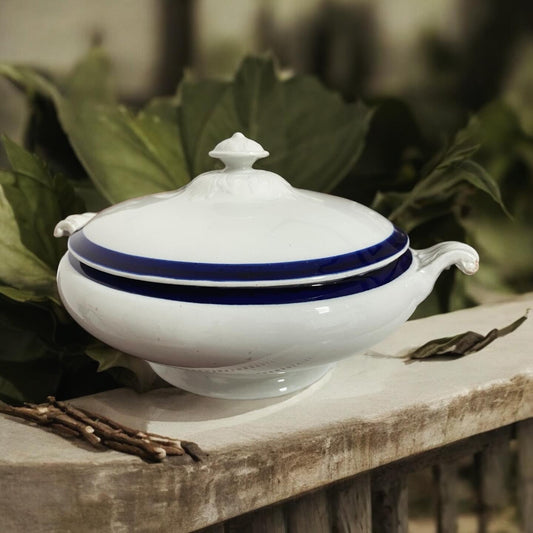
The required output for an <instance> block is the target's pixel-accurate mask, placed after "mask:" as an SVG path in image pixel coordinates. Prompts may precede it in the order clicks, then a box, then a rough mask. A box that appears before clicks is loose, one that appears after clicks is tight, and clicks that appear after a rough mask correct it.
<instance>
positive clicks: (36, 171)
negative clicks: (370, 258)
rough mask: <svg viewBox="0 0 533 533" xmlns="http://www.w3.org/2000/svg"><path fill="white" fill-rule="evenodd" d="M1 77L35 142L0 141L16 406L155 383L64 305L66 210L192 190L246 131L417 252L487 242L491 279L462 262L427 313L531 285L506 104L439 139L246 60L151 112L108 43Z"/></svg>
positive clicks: (526, 149)
mask: <svg viewBox="0 0 533 533" xmlns="http://www.w3.org/2000/svg"><path fill="white" fill-rule="evenodd" d="M0 74H1V75H2V76H4V77H5V78H6V79H8V80H10V81H11V82H12V83H13V84H15V85H16V86H17V87H18V88H19V89H20V90H21V91H22V92H24V94H25V95H26V97H27V102H28V106H29V109H30V119H29V121H28V126H27V130H26V134H25V147H21V146H18V145H17V144H16V143H14V142H13V141H11V140H10V139H9V138H7V137H3V139H2V143H3V146H4V150H5V153H6V155H7V159H8V161H9V167H10V168H8V169H6V170H3V171H1V172H0V186H1V195H0V224H1V226H2V232H1V234H0V248H1V250H2V262H1V265H0V294H1V300H0V316H1V322H0V328H1V333H0V334H1V335H2V339H3V340H4V342H3V343H2V346H1V348H0V398H2V399H4V400H7V401H10V402H20V401H41V400H43V398H44V397H45V396H46V395H48V394H54V395H56V396H57V397H59V398H68V397H71V396H77V395H81V394H87V393H90V392H96V391H99V390H104V389H107V388H111V387H115V386H118V385H127V386H131V387H134V388H136V389H137V390H140V391H142V390H147V389H149V388H150V387H152V386H154V385H156V384H157V383H156V380H155V377H154V375H153V374H152V373H151V372H150V371H149V369H148V367H147V365H146V364H145V363H143V362H142V361H139V360H137V359H135V358H132V357H130V356H128V355H127V354H123V353H120V352H118V351H117V350H114V349H113V348H110V347H108V346H104V345H103V344H101V343H99V342H98V341H96V340H95V339H94V338H92V337H90V335H88V334H87V333H85V332H84V331H83V330H82V329H81V328H80V327H79V326H77V325H76V324H75V323H74V322H73V321H72V320H71V319H70V318H69V316H68V315H67V313H66V312H65V310H64V309H63V307H62V306H61V302H60V300H59V298H58V295H57V289H56V286H55V270H56V267H57V264H58V261H59V259H60V257H61V255H62V254H63V253H64V251H65V248H66V243H65V241H64V240H54V239H53V237H52V233H53V227H54V226H55V224H56V223H57V222H58V221H59V220H61V219H62V218H64V217H65V216H67V215H68V214H72V213H79V212H83V211H87V210H91V211H92V210H99V209H101V208H103V207H105V206H107V205H109V204H111V203H115V202H119V201H122V200H125V199H127V198H131V197H134V196H140V195H144V194H152V193H155V192H159V191H164V190H169V189H175V188H178V187H180V186H182V185H184V184H185V183H187V182H188V181H189V180H190V179H192V178H193V177H194V176H196V175H197V174H199V173H201V172H204V171H207V170H210V169H212V168H214V165H216V164H217V163H216V162H215V161H213V160H212V159H210V158H209V157H208V156H207V152H208V151H209V150H210V149H211V148H212V147H213V146H214V145H215V144H216V143H217V142H219V141H220V140H221V139H224V138H226V137H228V136H230V135H231V134H232V133H234V132H235V131H242V132H243V133H245V134H246V135H248V136H250V137H252V138H254V139H256V140H258V141H259V142H260V143H261V144H263V146H265V148H266V149H268V150H269V151H270V152H271V153H272V154H273V155H272V157H270V158H267V159H265V160H263V161H262V162H261V164H258V166H262V167H263V168H267V169H269V170H273V171H275V172H277V173H279V174H281V175H283V176H284V177H285V178H287V179H288V180H289V181H290V182H291V183H292V184H293V185H295V186H298V187H303V188H309V189H314V190H320V191H325V192H333V193H334V194H339V195H343V196H346V197H349V198H352V199H354V200H356V201H359V202H362V203H365V204H367V205H371V206H372V207H373V208H374V209H377V210H378V211H380V212H382V213H383V214H384V215H386V216H388V217H389V218H390V219H391V220H392V221H393V222H394V223H395V224H397V225H398V226H400V227H402V228H403V229H405V230H406V231H408V232H410V234H411V237H412V242H413V245H414V246H416V247H422V246H427V245H431V244H433V243H435V242H437V241H441V240H446V239H460V240H465V241H467V242H470V243H472V244H473V245H474V246H476V247H477V248H478V249H479V250H480V252H481V258H482V269H481V271H480V274H479V275H478V276H476V277H475V278H472V279H466V278H464V277H457V278H456V277H455V274H454V272H453V271H449V273H447V275H446V276H443V277H442V279H441V280H440V281H439V284H438V286H437V289H436V291H435V292H434V294H433V295H432V297H431V298H429V299H428V300H427V301H426V303H425V304H424V305H423V306H421V308H420V309H419V311H418V316H422V315H425V314H430V313H434V312H441V311H446V310H449V309H453V308H458V307H463V306H466V305H472V304H475V303H478V302H481V301H486V300H487V299H490V298H494V297H500V296H501V295H502V294H512V293H515V292H520V291H525V290H529V289H530V288H531V285H532V282H533V279H532V276H531V264H532V262H531V259H532V258H531V257H530V255H531V254H533V246H531V244H532V243H531V240H532V236H531V235H532V233H531V231H530V227H531V216H532V215H531V214H530V212H529V211H528V203H529V199H530V198H531V193H532V184H531V169H532V165H533V151H532V147H533V145H532V139H531V137H530V136H529V135H528V134H527V133H526V132H525V131H524V129H523V127H522V126H521V123H520V120H519V118H518V116H517V113H516V111H515V110H514V109H512V108H511V107H510V106H509V105H507V104H504V103H502V102H501V101H494V102H491V103H490V104H488V105H486V106H485V107H483V108H482V109H481V110H480V111H479V112H478V113H477V114H476V115H475V116H470V117H469V118H468V119H467V120H465V121H464V124H463V125H462V127H461V128H459V129H458V130H457V131H456V132H455V134H454V135H451V136H450V138H449V139H447V140H446V139H445V140H444V141H443V142H442V143H441V145H440V146H438V143H435V141H434V139H433V138H429V137H428V136H426V135H425V134H424V133H423V131H424V128H423V127H422V126H421V125H420V123H419V121H418V120H417V118H415V115H414V113H413V112H412V110H411V109H410V108H409V106H408V105H407V104H405V103H404V102H402V101H400V100H398V99H392V98H375V99H368V101H367V102H366V104H363V103H362V102H359V101H352V102H351V103H347V102H346V101H345V100H344V99H343V98H342V97H341V96H340V95H339V94H338V93H335V92H332V91H331V90H328V89H326V88H325V87H324V86H323V85H322V84H321V83H320V82H319V81H318V80H317V79H316V78H313V77H310V76H302V75H294V76H285V75H282V74H280V72H279V71H278V69H277V68H276V64H275V61H274V60H273V59H272V58H271V57H266V56H265V57H247V58H244V60H243V61H242V63H241V65H240V67H239V69H238V70H237V72H236V73H235V75H234V77H233V79H232V80H230V81H221V80H216V79H197V78H195V77H194V76H192V75H191V74H189V75H187V76H185V78H184V79H183V80H182V82H181V83H180V85H179V87H178V88H177V91H176V93H175V94H172V95H170V96H165V97H159V98H154V99H153V100H151V101H149V102H147V103H146V104H145V105H144V106H142V107H140V108H138V109H132V108H128V107H126V106H124V105H122V104H121V103H120V102H118V101H117V98H116V96H115V94H114V91H113V80H112V75H111V68H110V64H109V60H108V58H107V56H106V54H105V52H104V51H103V50H102V49H100V48H94V49H92V50H90V52H89V53H88V55H87V56H86V57H84V58H82V59H81V61H80V62H79V63H78V64H77V65H76V66H75V67H74V68H73V69H72V71H71V72H70V73H69V75H67V76H66V77H64V78H62V79H55V78H53V77H50V75H43V74H41V73H39V72H38V71H37V70H35V69H32V68H29V67H25V66H20V65H11V64H0ZM184 223H186V221H184ZM516 250H521V253H516Z"/></svg>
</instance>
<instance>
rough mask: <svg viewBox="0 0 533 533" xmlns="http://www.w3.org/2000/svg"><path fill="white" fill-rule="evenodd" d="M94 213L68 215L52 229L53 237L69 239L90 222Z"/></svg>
mask: <svg viewBox="0 0 533 533" xmlns="http://www.w3.org/2000/svg"><path fill="white" fill-rule="evenodd" d="M95 215H96V213H81V214H80V215H69V216H68V217H67V218H65V219H63V220H62V221H61V222H58V223H57V224H56V227H55V228H54V237H70V236H71V235H72V234H73V233H75V232H76V231H78V230H80V229H81V228H83V226H85V224H87V222H89V220H91V219H92V218H93V217H94V216H95Z"/></svg>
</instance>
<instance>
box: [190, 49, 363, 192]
mask: <svg viewBox="0 0 533 533" xmlns="http://www.w3.org/2000/svg"><path fill="white" fill-rule="evenodd" d="M180 96H181V107H180V125H181V129H182V133H183V144H184V146H185V147H186V149H187V160H188V164H189V168H190V170H191V174H193V175H195V174H197V173H199V172H205V171H207V170H211V169H213V168H214V165H215V164H214V163H213V161H212V160H210V159H209V158H208V156H207V152H208V151H209V150H211V149H212V148H213V147H214V146H215V145H216V144H217V143H218V142H220V141H221V140H222V139H224V138H226V137H229V136H231V135H232V134H233V133H235V132H236V131H241V132H242V133H244V134H245V135H247V136H248V137H251V138H253V139H255V140H257V141H258V142H259V143H261V144H262V145H263V146H264V148H265V149H266V150H269V151H270V152H271V153H272V155H271V156H270V157H268V158H266V159H263V160H261V161H259V162H258V163H257V164H256V166H257V167H258V168H263V169H266V170H271V171H273V172H276V173H278V174H281V175H282V176H283V177H285V178H286V179H287V180H289V181H290V182H291V183H292V184H293V185H294V186H297V187H305V188H309V189H315V190H321V191H329V190H331V189H332V188H333V187H335V185H336V184H337V183H338V182H339V181H341V180H342V179H343V178H344V176H345V175H346V174H347V172H348V171H349V170H350V169H351V168H352V167H353V166H354V164H355V162H356V161H357V158H358V157H359V155H360V153H361V151H362V148H363V145H364V139H365V135H366V132H367V129H368V124H369V121H370V118H371V116H372V112H371V111H370V110H369V109H368V108H366V107H365V106H363V105H362V104H360V103H357V104H345V103H344V102H343V101H342V99H341V98H340V97H339V95H337V94H335V93H333V92H330V91H328V90H326V89H325V88H324V87H323V86H321V85H320V84H319V83H318V82H317V81H315V80H314V79H312V78H310V77H306V76H295V77H293V78H290V79H288V80H282V79H281V78H280V77H279V75H278V74H277V73H276V70H275V67H274V62H273V61H272V59H269V58H246V59H245V60H244V61H243V62H242V64H241V66H240V68H239V70H238V71H237V73H236V75H235V80H234V82H233V83H222V82H221V83H214V82H211V81H208V82H193V81H191V80H190V79H187V80H185V81H184V82H183V83H182V86H181V87H180ZM191 150H192V152H191Z"/></svg>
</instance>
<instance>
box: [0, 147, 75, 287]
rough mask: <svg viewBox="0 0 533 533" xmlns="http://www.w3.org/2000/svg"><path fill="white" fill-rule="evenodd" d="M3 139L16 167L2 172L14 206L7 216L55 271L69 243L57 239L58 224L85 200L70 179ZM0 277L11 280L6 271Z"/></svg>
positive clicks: (26, 243) (1, 178)
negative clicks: (5, 274) (79, 197)
mask: <svg viewBox="0 0 533 533" xmlns="http://www.w3.org/2000/svg"><path fill="white" fill-rule="evenodd" d="M2 142H3V145H4V148H5V151H6V154H7V157H8V159H9V162H10V164H11V167H12V171H11V172H1V173H0V186H1V188H2V191H3V193H4V195H5V198H6V200H7V202H8V203H9V207H10V208H11V213H9V211H8V209H7V206H6V208H5V210H4V216H5V217H6V218H9V217H10V215H11V216H12V217H13V218H14V219H15V221H16V224H17V226H18V230H19V235H20V240H21V242H22V244H23V245H24V246H25V247H26V248H27V250H28V251H29V252H31V254H33V255H34V256H36V257H37V258H39V260H40V261H42V262H44V263H45V264H46V265H47V266H48V267H49V268H50V269H52V271H54V272H55V269H56V267H57V264H58V262H59V259H60V258H61V256H62V255H63V254H64V253H65V250H66V244H65V242H64V241H62V240H58V239H54V237H53V230H54V226H55V225H56V224H57V222H58V221H60V220H61V219H63V218H65V217H66V216H67V215H68V214H71V213H73V212H74V213H76V212H81V211H83V210H84V206H83V203H82V202H81V201H80V200H79V199H78V198H77V197H76V195H75V194H74V190H73V189H72V187H71V186H70V185H69V184H68V182H67V180H66V179H65V178H63V177H62V176H60V175H52V174H51V173H50V171H49V170H48V169H47V167H46V166H45V164H44V163H43V161H42V160H41V159H40V158H38V157H36V156H34V155H32V154H30V153H29V152H28V151H26V150H24V149H23V148H21V147H20V146H18V145H17V144H15V143H14V142H13V141H11V140H10V139H9V138H7V137H3V138H2ZM7 225H8V227H9V222H7ZM11 225H13V224H12V223H11ZM0 279H2V280H4V281H7V279H6V277H5V276H4V275H2V274H0ZM15 287H16V288H19V289H23V288H26V289H28V288H30V289H31V286H27V287H20V286H15Z"/></svg>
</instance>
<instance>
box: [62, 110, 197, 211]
mask: <svg viewBox="0 0 533 533" xmlns="http://www.w3.org/2000/svg"><path fill="white" fill-rule="evenodd" d="M59 117H60V119H61V123H62V125H63V127H64V128H65V131H66V132H67V135H68V137H69V139H70V142H71V143H72V146H73V147H74V150H75V152H76V154H77V155H78V157H79V158H80V160H81V162H82V163H83V165H84V166H85V168H86V169H87V171H88V173H89V175H90V176H91V178H92V180H93V181H94V183H95V184H96V186H97V187H98V189H99V190H100V191H101V192H102V194H103V195H104V196H105V197H106V198H107V199H108V200H109V201H110V202H112V203H115V202H120V201H123V200H126V199H128V198H132V197H135V196H143V195H146V194H153V193H156V192H161V191H166V190H171V189H176V188H179V187H181V186H182V185H184V184H185V183H187V182H188V181H189V175H188V172H187V169H186V166H185V159H184V154H183V150H182V147H181V141H180V132H179V129H178V126H177V123H176V122H175V121H172V120H169V119H168V118H167V117H163V116H162V115H161V114H160V113H154V112H153V111H151V110H149V109H148V110H145V111H141V112H139V113H138V114H134V113H133V112H131V111H130V110H128V109H126V108H125V107H123V106H115V105H109V104H101V103H93V102H79V103H76V102H71V101H68V100H62V101H61V104H60V107H59Z"/></svg>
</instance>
